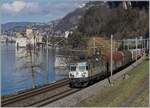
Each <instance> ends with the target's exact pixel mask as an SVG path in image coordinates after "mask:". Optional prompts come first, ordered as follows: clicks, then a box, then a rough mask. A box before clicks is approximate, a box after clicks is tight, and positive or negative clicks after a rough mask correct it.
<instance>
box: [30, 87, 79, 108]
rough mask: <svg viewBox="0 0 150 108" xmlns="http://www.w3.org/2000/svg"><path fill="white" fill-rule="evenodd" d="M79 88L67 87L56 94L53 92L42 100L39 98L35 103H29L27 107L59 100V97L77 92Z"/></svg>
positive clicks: (39, 105) (40, 105)
mask: <svg viewBox="0 0 150 108" xmlns="http://www.w3.org/2000/svg"><path fill="white" fill-rule="evenodd" d="M80 90H81V89H73V88H67V89H66V90H64V91H61V92H59V93H57V94H54V95H52V96H50V97H47V98H45V99H43V100H39V101H37V102H36V103H33V104H31V105H29V106H28V107H42V106H45V105H48V104H50V103H52V102H54V101H56V100H59V99H61V98H64V97H66V96H69V95H71V94H73V93H75V92H78V91H80Z"/></svg>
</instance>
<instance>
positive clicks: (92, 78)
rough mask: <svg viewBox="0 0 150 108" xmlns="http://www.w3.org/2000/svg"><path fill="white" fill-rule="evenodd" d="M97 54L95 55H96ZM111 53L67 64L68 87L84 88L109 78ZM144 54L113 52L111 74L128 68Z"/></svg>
mask: <svg viewBox="0 0 150 108" xmlns="http://www.w3.org/2000/svg"><path fill="white" fill-rule="evenodd" d="M96 54H97V53H96ZM110 54H111V53H110V52H107V53H105V54H101V56H100V55H99V53H98V54H97V56H96V55H95V56H93V57H87V58H85V59H81V60H80V61H79V60H78V61H77V62H73V63H70V64H69V79H70V82H69V84H70V87H85V86H88V85H90V84H93V83H95V82H97V81H100V80H101V79H104V78H106V77H108V76H110V59H111V55H110ZM143 54H144V51H142V50H141V49H137V50H136V49H132V50H129V51H115V52H113V53H112V65H113V66H112V70H113V74H115V73H116V72H118V71H120V70H121V69H123V68H125V67H127V66H129V65H130V64H131V63H133V62H134V61H135V60H136V59H139V58H140V57H141V56H142V55H143Z"/></svg>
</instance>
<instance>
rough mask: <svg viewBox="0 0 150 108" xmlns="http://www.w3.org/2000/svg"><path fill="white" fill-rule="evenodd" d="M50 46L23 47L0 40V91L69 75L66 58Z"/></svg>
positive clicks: (27, 87) (15, 90) (42, 83)
mask: <svg viewBox="0 0 150 108" xmlns="http://www.w3.org/2000/svg"><path fill="white" fill-rule="evenodd" d="M59 52H60V51H59V50H54V49H52V48H39V49H35V50H30V51H28V50H26V48H19V49H17V48H16V47H15V44H13V43H8V45H7V44H5V43H2V44H1V52H0V53H1V79H2V80H1V82H2V83H1V87H2V88H1V95H2V96H4V95H10V94H14V93H16V92H20V91H24V90H27V89H32V88H35V87H38V86H42V85H45V84H48V83H52V82H54V81H57V80H60V79H64V78H67V77H68V68H67V58H66V57H64V56H63V55H61V54H62V53H63V52H61V53H59Z"/></svg>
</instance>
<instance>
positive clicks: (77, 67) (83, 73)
mask: <svg viewBox="0 0 150 108" xmlns="http://www.w3.org/2000/svg"><path fill="white" fill-rule="evenodd" d="M69 68H70V69H69V78H85V77H88V69H89V66H88V64H87V63H86V62H80V63H71V64H70V66H69Z"/></svg>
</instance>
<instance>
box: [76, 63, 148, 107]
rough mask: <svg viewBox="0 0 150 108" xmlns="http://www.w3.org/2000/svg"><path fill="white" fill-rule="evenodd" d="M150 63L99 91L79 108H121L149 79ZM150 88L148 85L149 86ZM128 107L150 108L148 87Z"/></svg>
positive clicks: (140, 66) (141, 65)
mask: <svg viewBox="0 0 150 108" xmlns="http://www.w3.org/2000/svg"><path fill="white" fill-rule="evenodd" d="M148 64H149V61H148V60H145V61H143V63H142V64H140V65H139V66H137V68H134V69H133V70H131V71H130V72H128V76H129V77H128V78H127V79H125V80H123V79H118V80H116V81H114V82H113V83H114V85H113V86H108V87H106V88H105V89H104V90H99V92H98V93H97V95H96V96H92V97H89V98H88V99H86V100H83V101H82V102H81V103H80V104H79V105H78V106H82V107H100V106H101V107H119V106H121V105H122V103H124V102H125V101H127V100H128V98H129V97H130V96H131V95H132V94H133V93H134V92H135V91H136V90H137V89H138V87H139V86H140V84H141V83H142V82H143V81H144V80H145V79H148V76H149V70H148V69H149V65H148ZM147 86H148V85H147ZM128 106H139V107H145V106H148V87H147V88H146V89H145V90H144V92H142V93H140V95H138V96H137V97H136V99H135V100H133V101H132V102H130V103H129V104H128Z"/></svg>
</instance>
